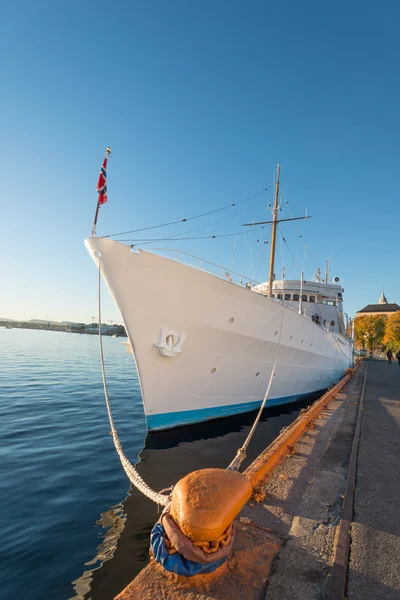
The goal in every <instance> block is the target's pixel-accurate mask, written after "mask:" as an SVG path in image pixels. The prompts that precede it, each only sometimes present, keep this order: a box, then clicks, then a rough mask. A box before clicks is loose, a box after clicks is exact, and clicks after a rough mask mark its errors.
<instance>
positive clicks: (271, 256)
mask: <svg viewBox="0 0 400 600" xmlns="http://www.w3.org/2000/svg"><path fill="white" fill-rule="evenodd" d="M280 174H281V166H280V165H278V168H277V174H276V183H275V202H274V207H273V209H272V235H271V251H270V253H269V277H268V296H269V297H271V296H272V282H273V281H274V263H275V245H276V226H277V216H278V202H279V179H280Z"/></svg>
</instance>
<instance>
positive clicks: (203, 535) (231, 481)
mask: <svg viewBox="0 0 400 600" xmlns="http://www.w3.org/2000/svg"><path fill="white" fill-rule="evenodd" d="M252 491H253V488H252V485H251V483H250V482H249V480H248V479H247V478H246V477H245V476H244V475H242V474H241V473H238V472H236V471H228V470H224V469H203V470H200V471H194V472H193V473H189V474H188V475H186V477H184V478H183V479H181V480H180V481H179V482H178V483H177V484H176V486H175V487H174V489H173V492H172V496H171V504H169V505H168V506H167V507H166V508H165V509H164V511H163V513H162V515H161V517H160V519H159V521H158V522H157V523H156V525H155V526H154V528H153V531H152V533H151V554H152V556H153V558H154V559H155V560H156V561H157V562H159V563H160V564H161V565H162V566H163V567H164V568H165V569H166V570H167V571H172V572H174V573H177V574H178V575H185V576H186V577H191V576H193V575H198V574H200V573H203V574H205V573H211V572H212V571H214V570H215V569H216V568H218V567H219V566H220V565H222V564H223V563H224V562H225V560H226V559H227V558H228V555H229V552H230V551H231V549H232V546H233V542H234V536H235V529H234V525H233V520H234V518H235V517H236V516H237V515H238V513H239V512H240V511H241V509H242V508H243V506H244V505H245V504H246V502H247V501H248V500H249V498H250V497H251V494H252Z"/></svg>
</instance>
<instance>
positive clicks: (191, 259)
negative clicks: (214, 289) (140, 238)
mask: <svg viewBox="0 0 400 600" xmlns="http://www.w3.org/2000/svg"><path fill="white" fill-rule="evenodd" d="M153 250H154V251H155V252H157V253H163V254H166V255H167V257H168V258H173V259H174V260H175V261H176V262H179V263H182V264H185V265H189V266H191V267H195V268H197V269H199V270H200V271H204V272H206V273H210V274H211V275H216V276H217V277H219V278H220V279H224V280H225V281H229V282H230V283H234V284H235V285H239V286H240V287H244V288H247V289H252V290H253V291H258V290H255V289H254V288H255V287H256V286H257V287H259V288H265V294H266V293H267V286H266V285H263V284H262V283H260V282H259V281H256V280H255V279H252V278H251V277H248V276H246V275H242V274H241V273H236V271H232V269H228V268H227V267H223V266H221V265H217V264H216V263H213V262H211V261H209V260H206V259H205V258H201V257H200V256H195V255H194V254H189V253H188V252H184V251H183V250H176V249H171V248H149V251H153ZM260 293H263V292H261V291H260Z"/></svg>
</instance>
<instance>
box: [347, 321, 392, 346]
mask: <svg viewBox="0 0 400 600" xmlns="http://www.w3.org/2000/svg"><path fill="white" fill-rule="evenodd" d="M386 321H387V317H386V315H363V316H361V317H357V318H356V319H354V338H355V341H356V342H358V343H359V344H361V347H362V349H363V350H369V351H370V352H372V350H374V348H377V347H379V346H381V345H382V343H383V338H384V335H385V325H386Z"/></svg>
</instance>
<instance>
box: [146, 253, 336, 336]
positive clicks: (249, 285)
mask: <svg viewBox="0 0 400 600" xmlns="http://www.w3.org/2000/svg"><path fill="white" fill-rule="evenodd" d="M146 252H156V253H158V254H165V255H167V258H172V259H173V260H175V261H176V262H179V263H182V264H185V265H188V266H191V267H193V268H196V269H199V270H200V271H204V272H206V273H210V274H211V275H214V276H216V277H219V278H220V279H224V280H225V281H229V283H232V284H234V285H238V286H239V287H243V288H245V289H250V290H251V291H252V292H255V293H257V294H261V295H262V296H267V293H268V286H267V285H266V284H264V283H260V282H259V281H256V280H255V279H251V278H250V277H247V276H246V275H241V274H240V273H236V272H235V271H232V269H228V268H227V267H223V266H221V265H218V264H216V263H213V262H211V261H209V260H206V259H204V258H201V257H200V256H195V255H194V254H189V253H188V252H184V251H183V250H177V249H172V248H149V249H148V250H146ZM272 300H274V301H275V302H277V303H279V304H280V305H281V306H284V307H285V308H287V309H288V310H291V311H293V312H297V313H299V314H302V315H303V316H304V317H306V318H307V319H309V320H310V321H312V320H313V317H314V319H315V316H316V315H319V318H320V322H319V323H316V325H319V326H320V327H322V328H323V329H325V330H326V331H332V327H331V326H330V323H329V321H327V322H326V324H325V325H324V323H323V318H322V315H321V314H320V313H318V312H316V311H311V310H310V308H309V307H308V306H307V305H306V304H305V302H304V301H303V302H302V303H301V307H300V302H299V303H297V302H296V304H294V302H293V300H283V299H279V298H276V297H275V298H272ZM315 305H316V306H318V302H316V303H315ZM314 322H315V321H314Z"/></svg>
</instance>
